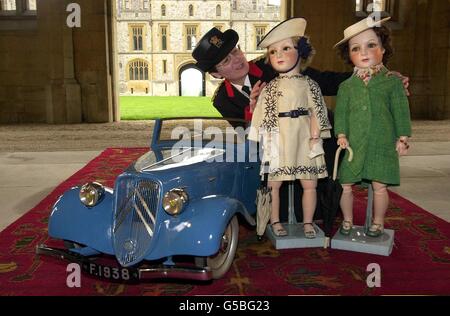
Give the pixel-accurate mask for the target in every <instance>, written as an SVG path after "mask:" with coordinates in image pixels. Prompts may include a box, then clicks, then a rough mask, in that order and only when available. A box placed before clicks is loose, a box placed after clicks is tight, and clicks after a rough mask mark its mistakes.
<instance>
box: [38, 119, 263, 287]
mask: <svg viewBox="0 0 450 316" xmlns="http://www.w3.org/2000/svg"><path fill="white" fill-rule="evenodd" d="M206 122H208V124H209V126H207V125H206ZM206 126H207V127H206ZM234 126H236V125H234ZM236 130H237V129H233V128H231V125H230V124H229V123H228V121H226V120H223V119H207V120H206V119H164V120H156V121H155V126H154V130H153V136H152V141H151V149H150V151H148V152H147V153H146V154H144V155H142V156H141V157H140V158H139V159H137V160H136V161H135V162H134V163H132V164H131V165H130V166H129V167H128V168H127V169H126V170H125V171H124V172H123V173H122V174H121V175H119V176H118V177H117V179H116V181H115V185H114V189H112V188H107V187H105V186H103V185H102V184H100V183H98V182H92V183H86V184H84V185H83V186H79V187H74V188H72V189H70V190H68V191H66V192H65V193H64V194H63V195H62V196H61V197H60V198H59V199H58V201H57V202H56V203H55V205H54V206H53V210H52V212H51V215H50V219H49V226H48V232H49V235H50V237H52V238H56V239H60V240H64V242H65V243H64V244H65V245H66V247H67V249H57V248H50V247H47V246H45V245H40V246H38V247H37V253H38V254H41V255H42V254H45V255H52V256H56V257H58V258H63V259H66V260H69V261H71V262H75V263H79V264H80V267H81V268H82V270H83V271H84V272H86V273H88V274H91V275H94V276H97V277H102V278H106V279H109V280H114V281H139V280H143V279H149V278H150V279H153V278H181V279H192V280H210V279H218V278H221V277H222V276H224V275H225V273H226V272H227V271H228V269H229V268H230V266H231V264H232V262H233V259H234V256H235V253H236V248H237V243H238V232H239V225H238V220H237V218H238V215H239V217H240V218H242V219H245V220H246V221H247V222H248V223H249V224H251V225H255V219H254V215H255V213H256V208H255V197H256V189H257V187H258V185H259V183H260V177H259V167H260V166H259V160H258V159H257V150H255V149H254V148H253V147H255V145H254V144H255V143H253V142H249V141H248V140H246V138H245V135H244V136H242V135H243V134H242V133H236ZM242 131H243V129H241V132H242ZM169 135H170V137H169ZM102 255H110V256H115V258H116V259H117V262H118V264H116V265H115V266H114V264H111V265H104V264H102V263H100V262H99V260H95V259H96V258H99V257H100V256H102Z"/></svg>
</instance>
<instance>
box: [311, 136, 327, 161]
mask: <svg viewBox="0 0 450 316" xmlns="http://www.w3.org/2000/svg"><path fill="white" fill-rule="evenodd" d="M311 142H313V143H312V145H311V146H310V147H311V151H310V152H309V154H308V157H309V159H313V158H315V157H317V156H320V155H324V154H325V151H324V150H323V140H322V139H321V138H319V139H312V140H311Z"/></svg>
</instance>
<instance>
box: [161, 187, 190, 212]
mask: <svg viewBox="0 0 450 316" xmlns="http://www.w3.org/2000/svg"><path fill="white" fill-rule="evenodd" d="M188 200H189V197H188V195H187V193H186V191H184V190H183V189H172V190H170V191H168V192H166V194H164V198H163V202H162V205H163V208H164V210H165V211H166V212H167V214H170V215H178V214H180V213H181V212H182V211H183V207H184V205H185V204H186V203H187V202H188Z"/></svg>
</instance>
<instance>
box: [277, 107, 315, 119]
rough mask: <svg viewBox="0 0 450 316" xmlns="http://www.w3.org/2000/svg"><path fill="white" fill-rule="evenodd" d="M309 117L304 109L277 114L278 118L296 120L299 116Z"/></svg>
mask: <svg viewBox="0 0 450 316" xmlns="http://www.w3.org/2000/svg"><path fill="white" fill-rule="evenodd" d="M304 115H309V111H308V110H305V109H300V108H299V109H297V110H292V111H289V112H280V113H278V117H290V118H297V117H299V116H304Z"/></svg>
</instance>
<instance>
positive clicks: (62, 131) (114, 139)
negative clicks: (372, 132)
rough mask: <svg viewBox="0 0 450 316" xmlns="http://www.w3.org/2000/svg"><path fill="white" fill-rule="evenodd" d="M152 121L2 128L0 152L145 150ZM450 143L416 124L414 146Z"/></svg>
mask: <svg viewBox="0 0 450 316" xmlns="http://www.w3.org/2000/svg"><path fill="white" fill-rule="evenodd" d="M153 125H154V122H153V121H122V122H117V123H104V124H63V125H50V124H20V125H19V124H14V125H0V152H27V151H28V152H35V151H78V150H82V151H85V150H103V149H105V148H107V147H146V146H148V145H149V143H150V140H151V133H152V129H153ZM427 141H433V142H442V141H450V120H445V121H413V138H412V139H411V142H427Z"/></svg>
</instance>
